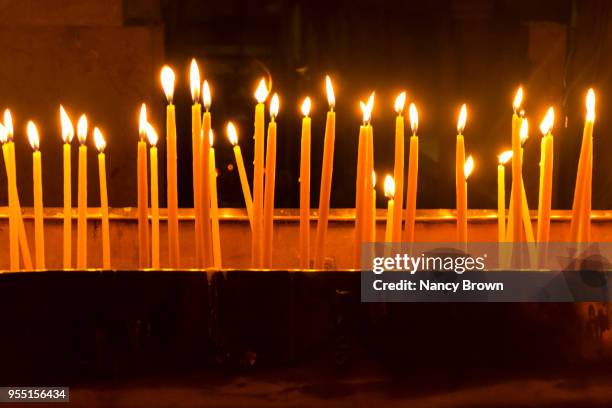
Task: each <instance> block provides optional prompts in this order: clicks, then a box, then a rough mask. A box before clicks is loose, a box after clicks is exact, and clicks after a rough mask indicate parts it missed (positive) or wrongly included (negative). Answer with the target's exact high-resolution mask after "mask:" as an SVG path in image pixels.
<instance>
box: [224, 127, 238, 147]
mask: <svg viewBox="0 0 612 408" xmlns="http://www.w3.org/2000/svg"><path fill="white" fill-rule="evenodd" d="M227 137H228V138H229V141H230V143H231V144H232V146H236V145H237V144H238V133H237V132H236V127H235V126H234V124H233V123H232V122H227Z"/></svg>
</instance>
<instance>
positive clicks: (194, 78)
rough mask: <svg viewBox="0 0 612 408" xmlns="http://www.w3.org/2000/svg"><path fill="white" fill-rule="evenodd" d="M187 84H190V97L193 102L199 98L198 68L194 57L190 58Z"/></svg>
mask: <svg viewBox="0 0 612 408" xmlns="http://www.w3.org/2000/svg"><path fill="white" fill-rule="evenodd" d="M189 84H190V85H191V99H192V100H193V103H197V102H198V101H199V100H200V70H199V69H198V63H197V62H196V60H195V58H194V59H192V60H191V67H190V68H189Z"/></svg>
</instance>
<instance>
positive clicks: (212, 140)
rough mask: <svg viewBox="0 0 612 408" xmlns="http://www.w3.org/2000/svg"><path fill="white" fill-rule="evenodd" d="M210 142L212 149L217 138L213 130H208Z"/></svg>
mask: <svg viewBox="0 0 612 408" xmlns="http://www.w3.org/2000/svg"><path fill="white" fill-rule="evenodd" d="M208 141H209V142H210V147H213V145H214V144H215V143H214V142H215V136H214V134H213V130H212V129H209V130H208Z"/></svg>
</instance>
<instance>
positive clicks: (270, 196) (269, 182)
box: [263, 94, 279, 269]
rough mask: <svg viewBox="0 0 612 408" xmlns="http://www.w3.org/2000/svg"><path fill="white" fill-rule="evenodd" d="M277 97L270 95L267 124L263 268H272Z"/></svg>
mask: <svg viewBox="0 0 612 408" xmlns="http://www.w3.org/2000/svg"><path fill="white" fill-rule="evenodd" d="M278 108H279V100H278V95H277V94H274V95H272V100H271V102H270V123H269V124H268V141H267V143H266V148H267V151H266V180H265V182H266V186H265V187H266V188H265V197H264V226H263V229H264V231H263V232H264V240H263V245H264V249H263V252H264V254H263V267H264V268H268V269H269V268H271V267H272V247H273V245H272V241H273V236H272V231H273V226H274V225H273V223H274V188H275V180H276V122H275V118H276V115H278Z"/></svg>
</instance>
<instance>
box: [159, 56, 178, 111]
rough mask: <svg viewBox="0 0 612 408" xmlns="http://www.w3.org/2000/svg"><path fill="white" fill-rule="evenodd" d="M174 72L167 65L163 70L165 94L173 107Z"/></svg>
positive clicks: (162, 80) (162, 78) (162, 81)
mask: <svg viewBox="0 0 612 408" xmlns="http://www.w3.org/2000/svg"><path fill="white" fill-rule="evenodd" d="M174 79H175V76H174V71H173V70H172V68H170V67H169V66H167V65H164V67H163V68H162V70H161V83H162V88H164V93H165V94H166V99H167V100H168V103H169V104H170V105H172V97H173V96H174Z"/></svg>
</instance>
